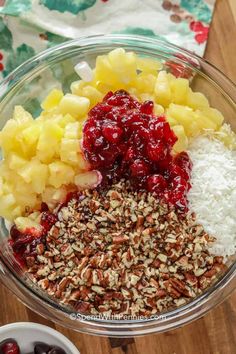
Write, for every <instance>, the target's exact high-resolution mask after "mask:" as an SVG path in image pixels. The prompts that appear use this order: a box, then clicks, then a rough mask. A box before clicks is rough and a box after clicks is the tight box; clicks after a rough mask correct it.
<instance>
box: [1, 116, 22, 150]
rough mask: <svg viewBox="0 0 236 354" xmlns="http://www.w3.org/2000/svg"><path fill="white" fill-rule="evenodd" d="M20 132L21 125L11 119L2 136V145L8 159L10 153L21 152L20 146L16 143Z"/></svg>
mask: <svg viewBox="0 0 236 354" xmlns="http://www.w3.org/2000/svg"><path fill="white" fill-rule="evenodd" d="M18 132H19V125H18V124H17V122H16V121H15V120H13V119H9V120H8V121H7V122H6V124H5V126H4V128H3V129H2V131H1V134H0V145H1V147H2V149H3V152H4V156H5V157H6V156H7V154H8V153H9V152H10V151H18V152H19V150H21V147H20V144H19V142H18V141H16V137H17V134H18Z"/></svg>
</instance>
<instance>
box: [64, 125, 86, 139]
mask: <svg viewBox="0 0 236 354" xmlns="http://www.w3.org/2000/svg"><path fill="white" fill-rule="evenodd" d="M81 130H82V124H81V123H80V122H75V123H68V124H67V126H66V127H65V132H64V138H66V139H78V137H79V132H80V131H81Z"/></svg>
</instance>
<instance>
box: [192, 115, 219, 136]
mask: <svg viewBox="0 0 236 354" xmlns="http://www.w3.org/2000/svg"><path fill="white" fill-rule="evenodd" d="M194 116H195V121H196V122H197V124H198V126H199V127H200V129H201V131H202V130H205V129H207V130H208V129H210V130H216V128H217V125H216V123H214V122H213V121H212V120H211V119H210V118H208V117H207V116H206V114H204V112H202V111H199V110H197V111H196V112H194Z"/></svg>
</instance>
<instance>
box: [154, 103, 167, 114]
mask: <svg viewBox="0 0 236 354" xmlns="http://www.w3.org/2000/svg"><path fill="white" fill-rule="evenodd" d="M164 112H165V110H164V107H162V106H161V105H160V104H157V103H154V114H155V115H156V116H161V115H162V114H164Z"/></svg>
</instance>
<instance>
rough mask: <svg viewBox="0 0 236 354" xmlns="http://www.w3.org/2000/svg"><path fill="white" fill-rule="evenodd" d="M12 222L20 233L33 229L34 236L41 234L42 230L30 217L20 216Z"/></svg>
mask: <svg viewBox="0 0 236 354" xmlns="http://www.w3.org/2000/svg"><path fill="white" fill-rule="evenodd" d="M14 222H15V224H16V227H17V229H18V230H19V231H21V232H25V231H27V229H32V228H33V229H35V234H37V232H38V233H39V234H41V232H42V229H43V228H42V226H41V225H40V224H39V223H38V222H36V221H34V220H32V219H31V218H30V217H23V216H20V217H18V218H16V219H15V221H14Z"/></svg>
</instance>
